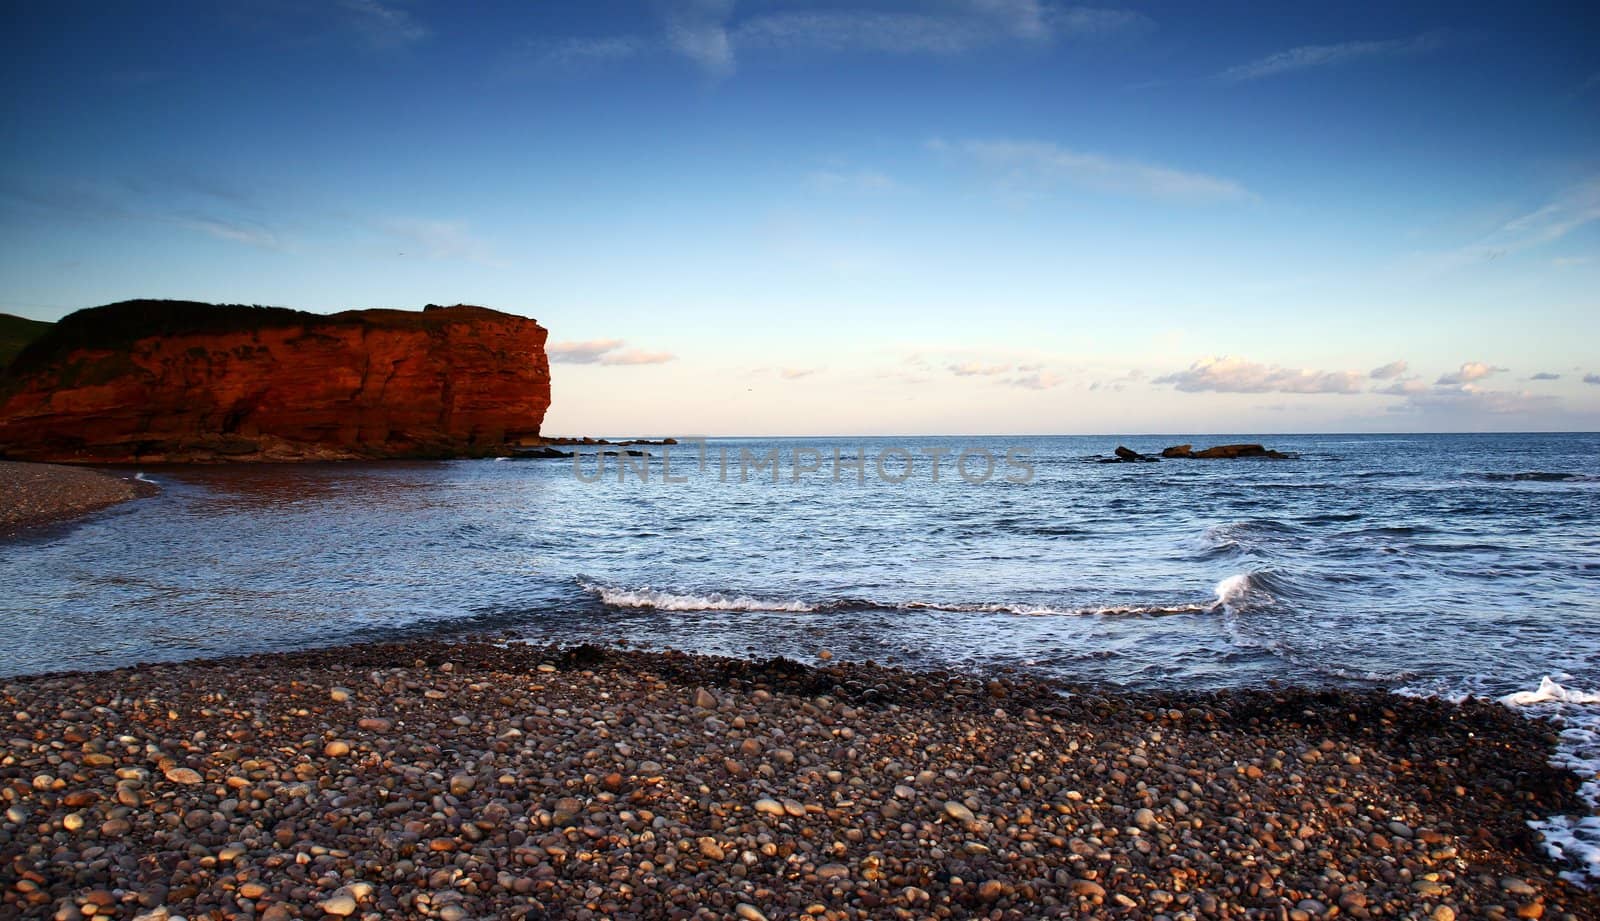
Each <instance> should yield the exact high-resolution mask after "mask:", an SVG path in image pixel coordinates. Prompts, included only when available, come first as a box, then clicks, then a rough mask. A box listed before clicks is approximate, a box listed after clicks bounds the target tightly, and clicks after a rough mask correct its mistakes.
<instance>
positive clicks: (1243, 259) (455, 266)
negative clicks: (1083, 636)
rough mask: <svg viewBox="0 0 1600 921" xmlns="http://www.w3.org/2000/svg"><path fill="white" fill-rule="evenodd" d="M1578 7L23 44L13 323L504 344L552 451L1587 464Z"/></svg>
mask: <svg viewBox="0 0 1600 921" xmlns="http://www.w3.org/2000/svg"><path fill="white" fill-rule="evenodd" d="M1584 6H1585V5H1584V4H1580V3H1573V4H1566V5H1563V4H1505V3H1496V4H1475V3H1470V2H1469V3H1462V2H1451V3H1433V4H1410V3H1384V4H1373V5H1370V6H1358V5H1354V4H1315V5H1312V4H1265V3H1251V4H1243V3H1214V4H1204V5H1201V4H1191V3H1177V2H1174V3H1127V4H1107V5H1096V6H1080V5H1072V4H1068V3H1058V2H1050V0H923V2H919V3H909V2H897V0H883V2H878V0H844V2H782V0H654V2H648V0H647V2H634V3H627V2H608V0H590V2H581V3H577V2H575V3H560V2H553V0H552V2H541V3H533V4H530V3H522V2H518V3H487V2H486V3H480V4H472V5H471V8H472V10H473V12H472V13H471V14H470V15H469V14H467V13H466V12H464V9H465V7H464V6H463V5H459V4H445V3H443V2H440V0H227V2H224V0H210V2H173V3H164V4H154V5H152V4H131V3H115V4H106V3H74V2H59V3H52V4H28V5H24V4H7V5H6V8H5V10H4V11H3V12H0V80H3V85H4V87H5V90H6V91H5V92H4V93H3V94H0V312H8V313H14V314H19V315H22V316H27V317H32V318H37V319H46V320H50V319H56V318H59V317H61V316H63V315H65V314H66V313H69V312H71V311H73V310H77V309H80V308H84V307H90V306H94V305H98V304H104V303H110V302H114V301H119V300H125V299H129V298H136V297H166V298H184V299H193V300H204V301H215V302H228V303H260V304H275V305H282V306H290V307H299V308H302V309H307V310H314V311H319V312H331V311H336V310H343V309H350V308H357V307H373V306H388V307H420V306H421V305H423V304H427V303H441V304H454V303H469V304H480V305H483V306H488V307H494V308H497V309H501V310H505V311H508V312H511V313H516V314H521V315H524V316H530V317H534V318H537V319H538V320H539V322H540V323H542V324H543V325H544V326H546V327H547V328H548V329H549V330H550V341H551V347H550V355H551V360H552V366H551V372H552V380H553V390H554V394H553V397H554V402H553V404H552V406H551V409H550V412H549V414H548V416H547V418H546V424H545V430H546V431H547V432H549V433H552V434H661V435H665V434H680V435H690V434H712V435H736V434H745V435H808V434H814V435H821V434H946V433H948V434H986V433H993V434H1000V433H1019V434H1021V433H1118V432H1152V433H1153V432H1218V433H1223V432H1317V431H1332V432H1407V431H1532V430H1581V431H1594V430H1600V344H1597V343H1600V30H1597V29H1595V28H1593V25H1592V20H1590V19H1589V18H1587V17H1586V16H1585V9H1584ZM1589 12H1592V10H1590V11H1589Z"/></svg>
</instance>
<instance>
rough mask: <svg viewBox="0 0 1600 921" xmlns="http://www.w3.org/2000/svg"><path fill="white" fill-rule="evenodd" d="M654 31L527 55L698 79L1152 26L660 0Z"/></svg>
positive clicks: (1049, 6)
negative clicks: (745, 8)
mask: <svg viewBox="0 0 1600 921" xmlns="http://www.w3.org/2000/svg"><path fill="white" fill-rule="evenodd" d="M659 8H660V9H661V13H662V15H661V20H660V22H661V31H660V34H659V35H658V36H656V35H652V36H648V37H643V36H637V35H628V36H617V37H616V38H614V39H604V38H601V39H582V40H576V39H575V40H571V42H570V43H549V42H544V43H541V45H540V46H539V47H537V48H536V49H535V52H536V53H535V55H534V57H535V60H537V61H540V62H542V63H545V64H559V65H575V64H591V63H597V62H600V61H605V60H622V59H625V58H628V57H632V56H634V55H636V54H640V53H643V52H646V51H664V52H667V53H670V54H674V55H677V56H679V57H681V58H684V59H685V60H687V61H689V62H690V63H692V64H693V65H694V66H695V67H696V68H697V69H699V70H701V71H702V72H704V73H705V74H706V75H707V76H710V77H712V78H715V79H722V78H726V77H729V76H732V75H733V74H734V72H735V71H737V70H738V67H739V59H740V56H741V55H750V54H797V53H807V54H848V53H870V54H889V55H942V56H950V55H958V54H966V53H969V52H974V51H980V50H983V49H986V48H996V47H1002V46H1005V45H1008V44H1009V45H1029V44H1031V45H1039V46H1044V45H1048V44H1051V43H1054V42H1057V41H1071V40H1085V41H1087V40H1095V39H1105V38H1109V37H1114V36H1122V35H1133V34H1138V33H1140V32H1143V31H1146V30H1149V29H1151V28H1154V26H1155V23H1154V22H1153V21H1152V20H1151V19H1150V18H1149V17H1148V16H1145V15H1144V14H1142V13H1137V12H1132V11H1129V10H1119V9H1103V8H1098V7H1087V6H1064V5H1060V4H1056V3H1050V2H1044V0H943V2H940V3H937V4H933V3H928V4H923V5H922V6H921V7H920V8H914V9H912V10H907V9H906V5H905V4H895V3H886V2H883V0H877V2H874V0H864V2H863V3H862V4H861V5H859V6H856V7H850V8H843V9H837V8H836V9H822V10H776V11H772V12H755V13H753V14H751V15H746V16H739V15H737V14H738V12H739V10H738V7H737V5H736V4H735V3H734V2H733V0H666V2H664V3H662V4H661V6H660V7H659Z"/></svg>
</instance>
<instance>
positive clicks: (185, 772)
mask: <svg viewBox="0 0 1600 921" xmlns="http://www.w3.org/2000/svg"><path fill="white" fill-rule="evenodd" d="M162 773H163V774H164V775H165V776H166V778H167V779H168V780H170V781H172V782H173V783H181V784H196V783H199V782H200V781H202V780H204V779H205V778H203V777H201V776H200V772H199V771H196V770H193V769H191V768H186V767H171V768H167V769H166V770H165V771H163V772H162Z"/></svg>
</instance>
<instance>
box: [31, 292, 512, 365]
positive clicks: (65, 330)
mask: <svg viewBox="0 0 1600 921" xmlns="http://www.w3.org/2000/svg"><path fill="white" fill-rule="evenodd" d="M490 317H503V318H506V319H515V320H526V321H527V322H530V323H532V322H534V321H533V320H527V318H526V317H521V316H517V315H515V314H509V313H503V312H501V311H498V310H491V309H489V308H487V307H474V306H470V305H467V304H457V305H455V306H453V307H441V306H439V305H437V304H429V305H428V306H427V307H425V308H423V309H422V310H420V311H419V310H394V309H388V308H371V309H364V310H345V311H341V312H339V313H331V314H323V313H311V312H309V311H305V310H294V309H291V308H288V307H263V306H260V305H257V304H206V303H202V302H200V301H172V300H132V301H120V302H118V303H115V304H106V305H104V306H101V307H89V308H87V309H84V310H79V311H76V312H74V313H70V314H67V315H66V316H65V317H62V318H61V320H60V322H58V323H55V324H53V325H50V328H49V329H48V330H46V331H44V332H43V335H40V336H38V338H35V339H33V340H32V341H31V342H28V343H27V344H26V345H23V346H21V347H20V351H19V352H17V353H16V357H15V359H14V360H12V361H11V362H10V364H9V365H4V363H3V362H0V374H5V373H9V372H13V371H14V372H17V373H22V372H26V371H29V370H34V369H38V368H43V367H47V366H49V365H50V364H51V363H52V362H54V361H55V360H56V359H58V358H60V357H62V356H64V355H66V354H68V353H70V352H72V351H74V350H77V349H121V348H126V347H127V346H129V345H131V344H132V343H134V342H136V341H138V340H140V339H144V338H147V337H150V336H178V335H194V334H197V333H198V334H208V335H221V334H226V333H237V332H246V331H250V330H256V329H269V328H281V327H285V326H301V325H309V324H315V325H318V326H358V325H359V326H376V327H383V328H411V329H433V328H438V327H440V326H443V325H445V324H447V323H455V322H460V321H462V320H466V319H471V318H490ZM18 319H20V318H18ZM22 322H25V323H26V322H31V321H26V320H24V321H22ZM46 325H49V324H46ZM0 331H3V330H0Z"/></svg>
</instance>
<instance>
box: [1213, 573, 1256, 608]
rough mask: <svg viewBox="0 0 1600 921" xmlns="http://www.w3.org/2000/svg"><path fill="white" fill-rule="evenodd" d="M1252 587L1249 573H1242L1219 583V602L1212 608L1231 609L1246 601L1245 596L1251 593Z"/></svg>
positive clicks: (1217, 589) (1217, 591)
mask: <svg viewBox="0 0 1600 921" xmlns="http://www.w3.org/2000/svg"><path fill="white" fill-rule="evenodd" d="M1250 587H1251V586H1250V574H1249V573H1244V572H1242V573H1239V574H1238V575H1233V576H1229V577H1228V578H1226V579H1223V580H1222V581H1221V582H1218V583H1217V587H1216V593H1217V600H1216V602H1215V603H1214V604H1213V605H1212V606H1213V607H1226V608H1231V607H1233V606H1234V605H1236V604H1238V603H1239V602H1240V601H1243V600H1244V596H1245V594H1246V593H1248V592H1249V591H1250Z"/></svg>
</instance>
